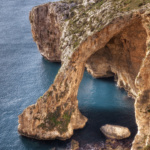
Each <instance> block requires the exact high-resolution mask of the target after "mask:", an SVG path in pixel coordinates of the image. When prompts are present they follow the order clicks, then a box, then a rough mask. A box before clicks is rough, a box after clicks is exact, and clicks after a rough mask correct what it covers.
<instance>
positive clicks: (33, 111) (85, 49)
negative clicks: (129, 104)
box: [18, 0, 150, 150]
mask: <svg viewBox="0 0 150 150" xmlns="http://www.w3.org/2000/svg"><path fill="white" fill-rule="evenodd" d="M30 22H31V26H32V35H33V38H34V40H35V41H36V43H37V45H38V48H39V50H40V52H41V54H42V55H43V56H44V57H45V58H47V59H48V60H51V61H60V55H61V61H62V66H61V68H60V70H59V72H58V74H57V76H56V78H55V80H54V83H53V84H52V85H51V86H50V88H49V89H48V91H47V92H45V94H44V95H43V96H42V97H41V98H39V99H38V101H37V103H36V104H35V105H31V106H29V107H28V108H26V109H25V110H24V111H23V113H22V114H21V115H19V126H18V131H19V133H20V134H22V135H25V136H28V137H32V138H36V139H42V140H43V139H44V140H48V139H61V140H65V139H68V138H70V137H71V135H72V134H73V130H74V129H79V128H83V127H84V126H85V124H86V122H87V118H86V117H85V116H83V115H82V114H81V113H80V111H79V110H78V100H77V93H78V87H79V84H80V82H81V79H82V76H83V72H84V68H85V66H86V67H87V70H88V71H89V72H90V73H91V74H92V75H93V76H94V77H108V76H112V75H115V76H116V81H117V84H118V85H119V86H120V87H123V88H125V89H126V90H127V91H128V92H129V95H131V96H133V97H134V98H135V99H136V100H135V114H136V122H137V125H138V133H137V135H136V137H135V140H134V142H133V146H132V149H133V150H136V149H142V148H143V147H144V146H146V145H149V144H150V128H149V124H150V121H149V119H150V87H149V85H150V75H149V72H150V69H149V68H150V61H149V60H150V58H149V57H150V56H149V55H150V37H149V36H150V4H149V0H139V1H131V0H124V1H123V0H90V1H86V0H81V1H77V0H74V1H71V0H65V1H61V2H54V3H47V4H44V5H40V6H37V7H34V8H33V9H32V11H31V12H30Z"/></svg>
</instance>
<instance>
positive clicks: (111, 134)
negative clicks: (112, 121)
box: [100, 124, 131, 140]
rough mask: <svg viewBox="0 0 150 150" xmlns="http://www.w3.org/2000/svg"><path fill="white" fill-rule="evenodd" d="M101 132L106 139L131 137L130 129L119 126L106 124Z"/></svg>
mask: <svg viewBox="0 0 150 150" xmlns="http://www.w3.org/2000/svg"><path fill="white" fill-rule="evenodd" d="M100 130H101V131H102V132H103V134H104V135H105V136H106V137H108V138H111V139H117V140H121V139H124V138H128V137H129V136H130V135H131V133H130V131H129V129H128V128H126V127H123V126H118V125H109V124H106V125H104V126H102V127H101V128H100Z"/></svg>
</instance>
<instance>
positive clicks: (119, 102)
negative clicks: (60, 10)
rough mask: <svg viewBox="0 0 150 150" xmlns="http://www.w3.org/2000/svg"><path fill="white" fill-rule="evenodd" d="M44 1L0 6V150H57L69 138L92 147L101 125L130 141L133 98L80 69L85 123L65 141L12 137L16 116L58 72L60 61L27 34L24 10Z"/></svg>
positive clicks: (99, 141) (99, 136)
mask: <svg viewBox="0 0 150 150" xmlns="http://www.w3.org/2000/svg"><path fill="white" fill-rule="evenodd" d="M46 2H49V1H48V0H29V1H24V0H15V1H14V0H8V1H7V2H6V0H1V3H0V6H1V9H0V150H50V149H52V148H56V149H57V150H63V149H66V148H69V147H70V141H71V139H74V140H77V141H79V143H80V147H81V149H93V146H95V145H98V146H103V145H104V141H105V140H106V139H105V137H104V135H103V134H102V133H101V132H100V130H99V128H100V126H102V125H104V124H106V123H109V124H117V125H123V126H126V127H128V128H129V129H130V130H131V132H132V135H131V137H130V138H129V141H132V140H133V138H134V136H135V134H136V131H137V127H136V123H135V116H134V100H133V99H131V98H128V97H127V94H126V92H125V91H124V90H122V89H119V88H118V87H117V86H116V84H115V82H114V80H113V78H109V79H94V78H93V77H92V76H91V75H89V74H88V73H87V72H86V71H85V73H84V77H83V80H82V82H81V85H80V88H79V93H78V100H79V109H80V111H81V112H82V113H83V114H84V115H85V116H86V117H88V119H89V120H88V123H87V125H86V126H85V128H83V129H81V130H76V131H75V132H74V135H73V137H72V138H71V139H69V140H67V141H59V140H54V141H38V140H34V139H30V138H26V137H22V136H20V135H19V134H18V132H17V126H18V115H19V114H20V113H22V111H23V110H24V109H25V108H26V107H27V106H29V105H31V104H34V103H35V102H36V100H37V99H38V97H40V96H42V95H43V93H44V92H45V91H46V90H47V89H48V88H49V86H50V85H51V84H52V83H53V80H54V78H55V75H56V74H57V71H58V69H59V68H60V63H50V62H48V61H46V60H44V59H43V58H42V57H41V55H40V53H39V52H38V50H37V47H36V44H35V43H34V42H33V39H32V35H31V31H30V30H31V29H30V23H29V19H28V16H29V11H30V10H31V9H32V7H33V6H36V5H39V4H42V3H46Z"/></svg>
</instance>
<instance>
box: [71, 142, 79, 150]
mask: <svg viewBox="0 0 150 150" xmlns="http://www.w3.org/2000/svg"><path fill="white" fill-rule="evenodd" d="M71 150H79V142H78V141H76V140H71Z"/></svg>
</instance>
